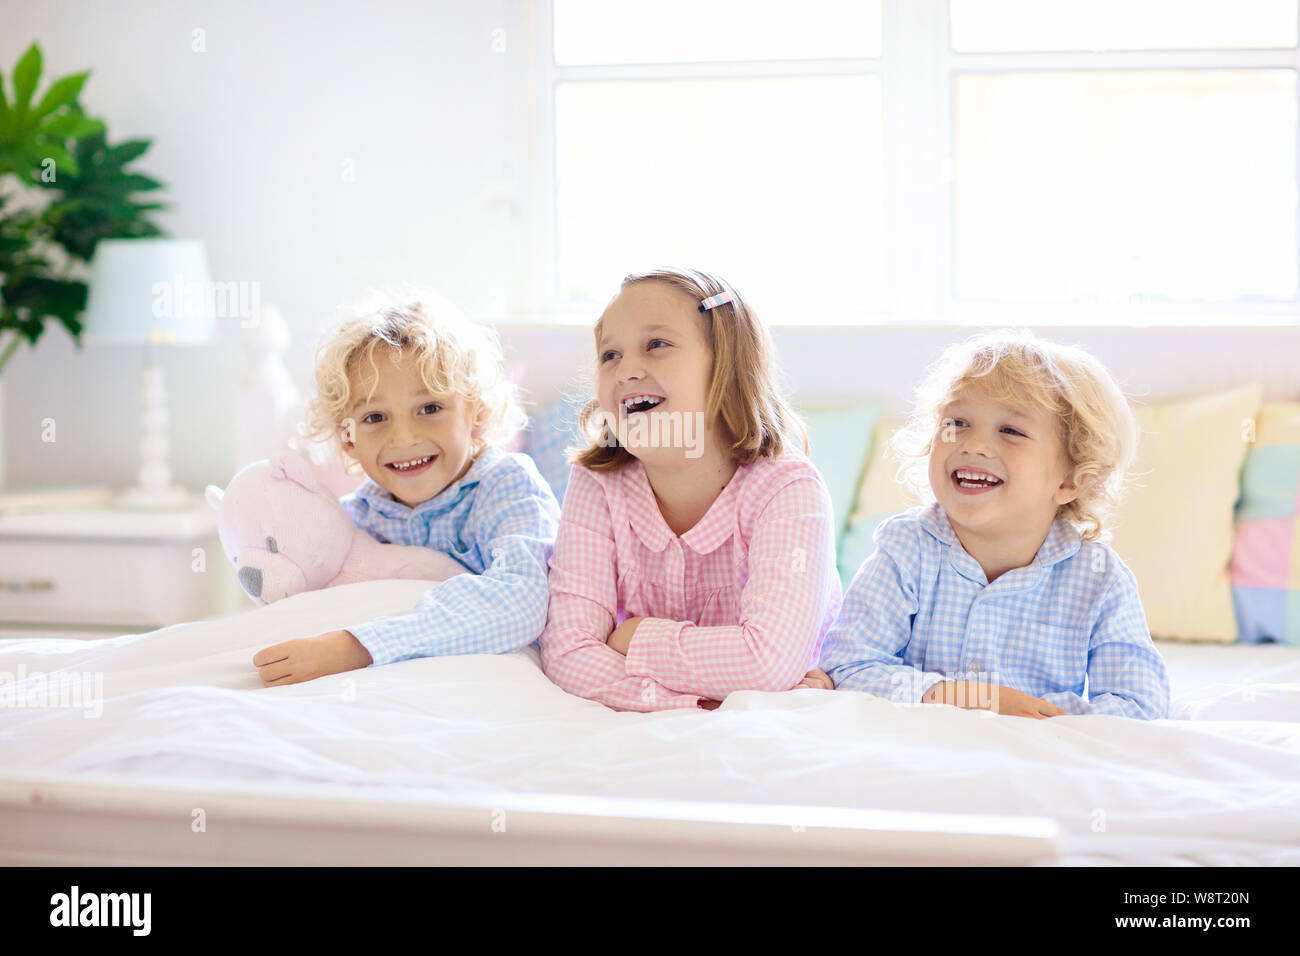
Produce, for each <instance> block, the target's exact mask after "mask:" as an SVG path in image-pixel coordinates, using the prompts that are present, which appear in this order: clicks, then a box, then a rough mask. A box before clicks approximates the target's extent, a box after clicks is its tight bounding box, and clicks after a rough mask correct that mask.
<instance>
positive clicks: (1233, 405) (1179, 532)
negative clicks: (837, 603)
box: [848, 386, 1261, 642]
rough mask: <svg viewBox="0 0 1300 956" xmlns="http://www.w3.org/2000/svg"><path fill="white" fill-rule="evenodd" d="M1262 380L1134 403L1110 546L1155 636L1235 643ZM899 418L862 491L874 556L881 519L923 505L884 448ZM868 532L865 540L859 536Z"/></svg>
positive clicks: (861, 513)
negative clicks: (1239, 517) (1238, 560)
mask: <svg viewBox="0 0 1300 956" xmlns="http://www.w3.org/2000/svg"><path fill="white" fill-rule="evenodd" d="M1260 401H1261V392H1260V389H1259V387H1258V386H1250V387H1246V388H1239V389H1233V390H1231V391H1225V392H1215V393H1212V394H1208V395H1199V396H1194V397H1192V398H1187V399H1182V400H1179V401H1175V402H1165V403H1160V404H1154V405H1148V406H1143V407H1138V408H1135V413H1136V415H1137V419H1138V425H1139V427H1140V428H1141V431H1142V437H1141V439H1140V441H1139V443H1138V459H1137V461H1136V463H1135V464H1134V467H1133V470H1132V472H1131V474H1132V475H1133V476H1134V477H1133V480H1132V482H1131V484H1130V487H1129V490H1128V493H1127V495H1126V496H1125V498H1124V500H1123V501H1122V502H1121V504H1120V510H1119V514H1118V516H1117V517H1116V518H1115V519H1114V521H1113V531H1114V537H1113V539H1112V540H1111V542H1110V544H1111V546H1112V547H1113V548H1114V549H1115V550H1116V552H1118V554H1119V556H1120V557H1121V558H1122V559H1123V560H1124V563H1125V564H1127V565H1128V566H1129V568H1130V569H1131V570H1132V571H1133V574H1134V576H1135V577H1136V578H1137V582H1138V591H1139V594H1140V595H1141V597H1142V606H1143V608H1144V609H1145V610H1146V615H1147V624H1148V625H1149V626H1150V628H1151V633H1152V635H1153V636H1155V637H1167V638H1180V639H1184V640H1199V641H1224V642H1229V641H1234V640H1236V637H1237V621H1236V617H1235V615H1234V614H1233V608H1232V588H1231V585H1230V583H1229V579H1228V564H1229V560H1230V559H1231V556H1232V541H1233V507H1234V505H1235V504H1236V501H1237V497H1238V495H1239V481H1240V476H1241V466H1242V462H1243V461H1244V459H1245V455H1246V451H1247V449H1248V448H1249V445H1248V444H1247V442H1246V439H1247V438H1249V437H1250V434H1249V430H1248V427H1249V426H1248V425H1247V424H1246V423H1247V422H1248V421H1249V420H1250V419H1252V418H1254V416H1255V415H1256V413H1257V412H1258V411H1259V407H1260ZM901 425H902V422H900V421H896V420H895V421H881V422H879V423H878V424H877V425H876V433H875V436H874V437H873V440H872V443H871V451H870V453H869V455H868V459H867V470H866V475H865V476H864V477H863V480H862V484H861V486H860V487H859V489H858V500H857V506H856V507H855V508H854V512H853V516H852V518H851V519H850V526H851V527H850V534H853V533H854V529H855V528H861V529H862V532H863V533H862V534H861V535H857V536H854V538H853V539H852V540H851V541H850V542H848V543H849V544H851V545H853V546H854V547H855V548H857V549H858V550H861V551H862V552H863V554H861V555H854V556H853V557H854V558H855V559H858V558H862V557H865V556H866V554H869V553H870V550H871V546H870V540H869V537H868V536H867V532H869V531H870V530H872V529H874V527H875V525H876V524H877V523H879V521H880V519H882V518H884V517H886V516H888V515H891V514H895V513H897V512H899V511H904V510H906V509H907V508H910V507H912V506H913V505H916V504H920V499H919V498H916V497H915V496H914V495H912V494H911V492H909V491H908V489H907V488H906V487H905V486H904V485H902V484H901V483H900V482H898V481H897V480H896V479H895V473H896V471H897V465H896V464H895V463H894V461H893V459H892V458H890V457H889V456H888V455H887V454H886V452H885V448H886V444H887V442H888V440H889V438H890V436H891V435H893V434H894V432H895V431H896V430H897V429H898V428H899V427H901ZM859 537H861V538H862V539H863V540H861V541H859V540H858V538H859Z"/></svg>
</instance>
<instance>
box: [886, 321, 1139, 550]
mask: <svg viewBox="0 0 1300 956" xmlns="http://www.w3.org/2000/svg"><path fill="white" fill-rule="evenodd" d="M968 385H970V386H973V387H975V388H978V389H979V390H980V391H981V392H982V393H983V394H984V396H985V397H987V398H988V399H990V400H992V401H996V402H1004V403H1006V404H1008V405H1013V406H1018V407H1021V408H1026V407H1032V406H1035V405H1036V406H1037V407H1039V408H1042V409H1044V410H1046V411H1047V412H1048V413H1049V414H1051V415H1052V416H1054V417H1055V419H1056V421H1057V423H1058V434H1059V435H1060V438H1061V443H1062V445H1063V446H1064V449H1065V454H1066V457H1067V458H1068V459H1069V462H1070V465H1071V466H1072V467H1073V469H1074V478H1075V481H1076V483H1077V484H1078V486H1079V495H1078V497H1077V498H1075V499H1074V500H1073V501H1071V502H1070V503H1068V504H1065V505H1061V506H1060V508H1058V509H1057V514H1058V516H1059V515H1064V516H1065V518H1066V519H1067V520H1068V521H1069V522H1070V523H1071V524H1072V525H1074V527H1075V528H1076V529H1077V530H1078V531H1079V534H1080V535H1081V536H1082V537H1083V539H1084V540H1085V541H1099V540H1101V541H1104V540H1107V539H1108V538H1109V537H1110V527H1109V525H1110V522H1111V520H1112V518H1113V517H1114V514H1115V511H1116V509H1117V508H1118V506H1119V502H1120V499H1121V498H1122V497H1123V493H1124V489H1125V483H1126V480H1127V478H1128V470H1129V468H1130V466H1131V465H1132V464H1133V459H1134V456H1135V455H1136V452H1137V442H1138V425H1137V420H1136V419H1135V418H1134V416H1133V410H1132V409H1131V408H1130V407H1129V403H1128V400H1127V399H1126V398H1125V397H1124V393H1123V391H1121V390H1120V387H1119V386H1118V385H1117V384H1116V383H1115V380H1114V379H1113V378H1112V377H1111V375H1110V373H1109V372H1108V371H1106V368H1105V366H1103V365H1102V364H1101V363H1100V362H1099V361H1097V359H1096V358H1094V357H1093V356H1092V355H1090V354H1088V353H1087V352H1086V351H1084V350H1083V349H1081V348H1078V347H1075V346H1070V345H1061V344H1059V343H1056V342H1049V341H1047V340H1045V339H1041V338H1039V337H1038V336H1036V335H1035V334H1034V333H1033V332H1030V331H1028V330H1001V331H997V332H989V333H985V334H982V335H977V336H974V337H972V338H970V339H968V340H966V341H965V342H960V343H957V344H955V345H952V346H949V347H948V348H947V349H946V350H945V351H944V353H943V355H942V356H940V358H939V360H938V361H937V362H935V363H934V365H932V366H930V368H929V369H928V370H927V371H926V374H925V377H924V378H923V379H922V381H921V384H920V385H919V386H917V389H916V401H915V405H914V408H913V411H912V414H911V416H910V417H909V418H908V420H907V423H906V425H904V427H903V428H901V429H900V430H899V431H898V432H896V433H895V434H894V437H893V438H892V439H891V440H890V445H889V451H890V453H891V454H892V455H893V456H894V458H895V459H896V460H897V461H898V462H899V470H898V476H899V478H900V479H901V480H902V481H905V482H906V483H907V484H908V485H909V486H911V488H912V489H913V490H914V491H916V492H917V493H919V494H920V495H921V496H922V497H924V498H927V499H928V500H933V498H934V494H933V491H932V490H931V489H930V487H929V478H928V470H929V456H930V451H931V448H932V447H933V442H934V439H935V436H936V434H937V432H938V428H939V425H940V411H941V410H942V409H943V407H944V406H945V405H947V404H948V403H949V402H950V401H952V400H953V397H954V396H955V395H956V394H957V393H958V392H960V391H961V390H962V389H963V388H964V387H966V386H968Z"/></svg>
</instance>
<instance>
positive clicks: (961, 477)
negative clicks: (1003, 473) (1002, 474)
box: [951, 468, 1002, 495]
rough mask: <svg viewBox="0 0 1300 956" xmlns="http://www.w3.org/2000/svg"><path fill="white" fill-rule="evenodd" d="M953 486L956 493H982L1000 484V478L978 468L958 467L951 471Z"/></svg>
mask: <svg viewBox="0 0 1300 956" xmlns="http://www.w3.org/2000/svg"><path fill="white" fill-rule="evenodd" d="M951 478H952V484H953V487H954V488H956V489H957V492H958V494H963V495H982V494H984V493H985V492H987V491H990V490H992V489H994V488H997V487H998V486H999V485H1001V484H1002V479H1001V478H999V477H997V476H996V475H993V474H990V473H989V472H987V471H984V470H983V469H980V468H958V469H956V470H955V471H953V473H952V475H951Z"/></svg>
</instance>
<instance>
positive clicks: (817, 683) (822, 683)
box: [791, 667, 835, 690]
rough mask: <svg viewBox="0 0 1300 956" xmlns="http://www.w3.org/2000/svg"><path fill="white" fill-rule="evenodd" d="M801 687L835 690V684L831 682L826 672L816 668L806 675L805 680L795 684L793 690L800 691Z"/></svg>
mask: <svg viewBox="0 0 1300 956" xmlns="http://www.w3.org/2000/svg"><path fill="white" fill-rule="evenodd" d="M800 687H815V688H817V689H819V690H834V689H835V682H834V681H833V680H831V678H830V675H829V674H827V673H826V672H825V671H824V670H820V669H819V668H816V667H814V668H813V669H812V670H810V671H809V672H808V673H807V674H805V675H804V677H803V680H801V681H800V682H799V683H797V684H795V685H794V687H793V688H791V689H792V690H798V689H799V688H800Z"/></svg>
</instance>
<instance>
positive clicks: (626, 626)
mask: <svg viewBox="0 0 1300 956" xmlns="http://www.w3.org/2000/svg"><path fill="white" fill-rule="evenodd" d="M640 623H641V618H639V617H629V618H628V619H627V620H626V621H624V622H623V623H622V624H620V625H619V626H618V627H616V628H614V630H612V631H610V632H609V637H607V638H605V643H606V644H608V645H609V646H610V647H612V648H614V650H616V651H618V652H619V653H620V654H622V655H623V656H624V657H627V649H628V647H630V646H631V644H632V635H633V634H635V633H636V626H637V625H638V624H640Z"/></svg>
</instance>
